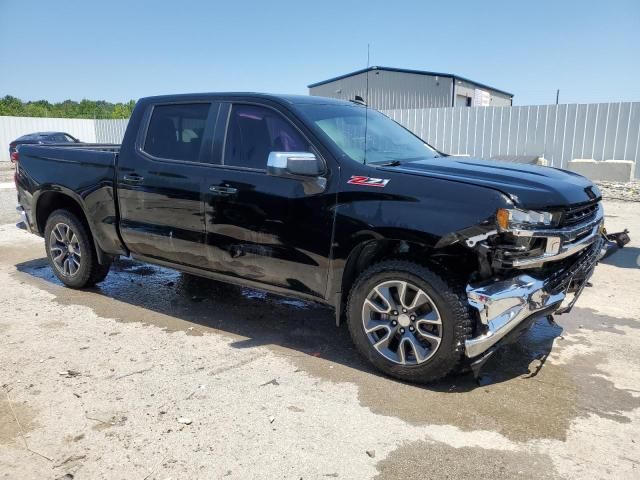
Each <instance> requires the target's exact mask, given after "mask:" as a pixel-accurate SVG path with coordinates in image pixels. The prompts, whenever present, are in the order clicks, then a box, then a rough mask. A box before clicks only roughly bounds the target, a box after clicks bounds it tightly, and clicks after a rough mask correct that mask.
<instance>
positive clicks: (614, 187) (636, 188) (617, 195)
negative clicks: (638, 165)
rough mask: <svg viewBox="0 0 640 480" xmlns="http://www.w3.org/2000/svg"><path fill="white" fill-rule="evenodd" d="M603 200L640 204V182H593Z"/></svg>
mask: <svg viewBox="0 0 640 480" xmlns="http://www.w3.org/2000/svg"><path fill="white" fill-rule="evenodd" d="M595 183H596V185H598V188H600V191H601V192H602V197H603V198H604V199H605V200H622V201H624V202H640V181H637V180H636V181H633V182H604V181H599V182H595Z"/></svg>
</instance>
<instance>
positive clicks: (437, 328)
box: [362, 280, 442, 365]
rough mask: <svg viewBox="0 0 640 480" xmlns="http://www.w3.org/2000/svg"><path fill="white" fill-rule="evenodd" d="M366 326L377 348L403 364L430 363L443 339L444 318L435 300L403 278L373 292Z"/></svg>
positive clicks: (365, 310)
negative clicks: (428, 361) (429, 360)
mask: <svg viewBox="0 0 640 480" xmlns="http://www.w3.org/2000/svg"><path fill="white" fill-rule="evenodd" d="M362 326H363V328H364V331H365V333H366V334H367V337H368V339H369V342H370V343H371V345H372V346H373V348H374V349H375V350H376V351H377V352H378V353H379V354H380V355H382V356H383V357H385V358H386V359H387V360H390V361H391V362H394V363H397V364H399V365H419V364H421V363H423V362H426V361H427V360H428V359H429V358H431V356H432V355H433V354H434V353H435V352H436V351H437V349H438V347H439V346H440V342H441V341H442V320H441V317H440V313H439V312H438V309H437V307H436V305H435V303H434V301H433V299H432V298H431V297H430V296H429V295H428V294H427V293H426V292H425V291H424V290H422V289H421V288H419V287H417V286H416V285H414V284H412V283H411V282H407V281H403V280H392V281H385V282H382V283H380V284H378V285H376V286H375V287H374V288H373V289H372V290H371V291H370V292H369V294H368V295H367V297H366V299H365V301H364V304H363V306H362Z"/></svg>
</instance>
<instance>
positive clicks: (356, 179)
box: [347, 175, 389, 188]
mask: <svg viewBox="0 0 640 480" xmlns="http://www.w3.org/2000/svg"><path fill="white" fill-rule="evenodd" d="M347 183H350V184H351V185H362V186H365V187H380V188H384V187H385V186H386V185H387V183H389V179H388V178H371V177H363V176H360V175H352V176H351V178H350V179H349V181H348V182H347Z"/></svg>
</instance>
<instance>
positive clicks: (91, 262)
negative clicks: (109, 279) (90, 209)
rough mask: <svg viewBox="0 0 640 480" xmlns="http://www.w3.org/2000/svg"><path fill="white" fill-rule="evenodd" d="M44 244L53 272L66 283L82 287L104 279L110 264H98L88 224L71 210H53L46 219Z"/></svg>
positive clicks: (72, 286) (74, 286)
mask: <svg viewBox="0 0 640 480" xmlns="http://www.w3.org/2000/svg"><path fill="white" fill-rule="evenodd" d="M44 239H45V248H46V251H47V258H48V259H49V264H50V265H51V268H52V269H53V273H54V274H55V275H56V277H58V279H59V280H60V281H61V282H62V283H64V284H65V285H66V286H68V287H71V288H84V287H90V286H93V285H95V284H96V283H98V282H101V281H102V280H104V279H105V277H106V276H107V274H108V273H109V269H110V267H111V264H110V263H108V264H100V263H99V262H98V256H97V255H96V251H95V247H94V246H93V238H92V237H91V233H90V232H89V230H88V228H87V227H86V226H85V225H84V224H83V223H82V222H81V221H80V219H79V218H78V217H77V216H75V215H74V214H73V213H71V212H69V211H67V210H56V211H55V212H53V213H52V214H51V215H50V216H49V218H48V219H47V224H46V226H45V230H44Z"/></svg>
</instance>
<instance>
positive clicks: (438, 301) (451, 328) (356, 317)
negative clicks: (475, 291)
mask: <svg viewBox="0 0 640 480" xmlns="http://www.w3.org/2000/svg"><path fill="white" fill-rule="evenodd" d="M393 281H400V282H409V283H410V284H411V285H412V286H415V287H417V288H419V289H421V290H423V291H424V292H425V293H426V294H427V295H428V296H429V297H430V300H431V303H433V304H434V305H435V307H436V310H437V313H438V314H439V317H440V318H439V321H440V322H441V324H440V325H439V326H438V327H437V331H438V335H440V343H439V344H438V346H437V348H434V349H433V350H435V351H433V352H432V353H430V356H429V357H428V358H427V359H426V360H424V361H423V363H416V364H413V365H410V364H403V365H401V364H399V363H396V362H394V361H390V360H389V359H388V358H387V357H385V356H383V354H381V353H380V352H379V351H378V350H376V349H375V348H374V346H373V344H372V341H371V340H370V334H367V333H366V332H365V328H364V323H363V308H364V302H365V300H366V299H367V297H368V296H369V295H370V293H371V292H372V291H373V289H374V287H376V286H378V285H380V284H382V283H383V282H393ZM405 318H406V317H405ZM397 323H398V322H396V324H397ZM347 324H348V327H349V332H350V333H351V338H352V339H353V342H354V344H355V346H356V348H357V349H358V351H359V352H360V353H361V354H362V355H363V356H364V358H366V359H367V360H369V361H370V362H371V363H372V364H373V365H374V366H375V367H376V368H378V369H379V370H381V371H382V372H384V373H386V374H387V375H390V376H392V377H395V378H398V379H400V380H404V381H409V382H414V383H429V382H433V381H436V380H439V379H441V378H443V377H445V376H447V375H448V374H450V373H452V372H454V371H455V370H456V369H458V368H459V366H460V365H461V363H462V360H463V359H464V345H465V340H466V339H468V338H470V337H471V333H472V326H473V317H472V312H471V309H470V307H469V305H468V303H467V298H466V294H465V290H464V284H463V283H461V282H459V281H457V280H456V279H455V277H454V276H453V275H448V274H446V273H445V274H442V275H438V274H436V273H435V272H433V271H432V270H430V269H428V268H426V267H424V266H422V265H419V264H416V263H413V262H410V261H405V260H385V261H382V262H380V263H378V264H375V265H373V266H371V267H370V268H368V269H367V270H365V271H364V272H362V274H360V276H359V277H358V279H357V280H356V281H355V283H354V284H353V287H352V288H351V291H350V293H349V300H348V303H347ZM385 328H386V327H385ZM396 328H397V327H396ZM408 328H411V327H408ZM416 333H417V330H416ZM414 337H415V338H418V336H417V335H415V334H414ZM401 345H402V344H401ZM402 348H404V347H402ZM404 356H405V354H404V353H403V358H404ZM414 358H415V357H414Z"/></svg>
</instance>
